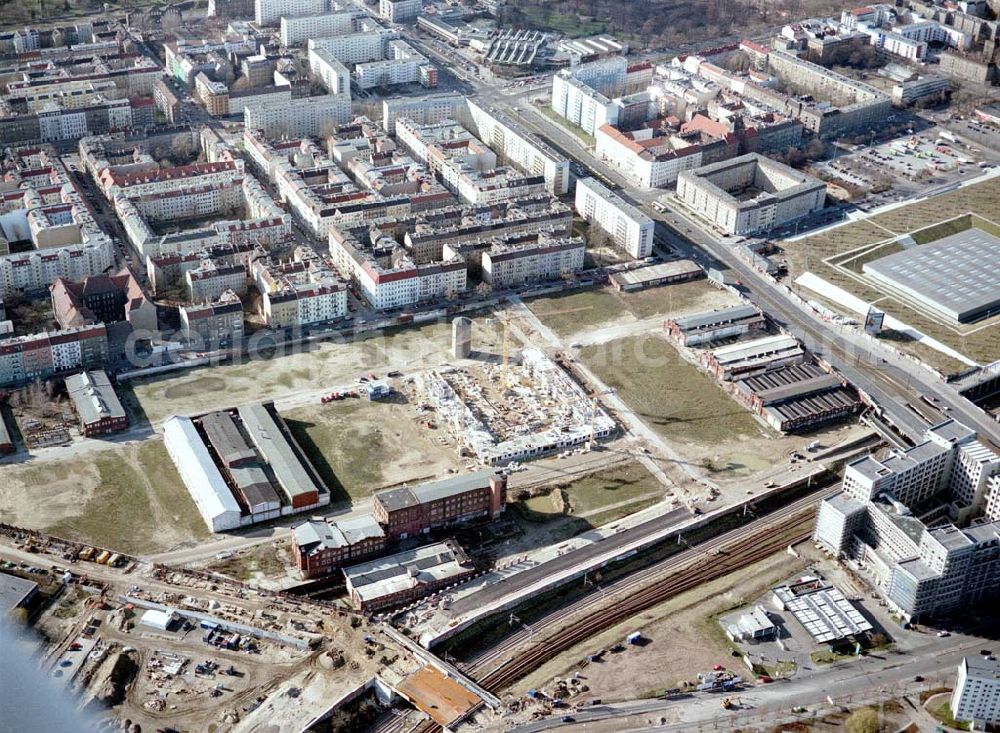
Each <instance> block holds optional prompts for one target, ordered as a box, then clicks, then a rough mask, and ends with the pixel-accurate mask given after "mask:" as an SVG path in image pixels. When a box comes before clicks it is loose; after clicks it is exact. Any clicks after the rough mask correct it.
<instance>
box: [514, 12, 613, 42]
mask: <svg viewBox="0 0 1000 733" xmlns="http://www.w3.org/2000/svg"><path fill="white" fill-rule="evenodd" d="M518 11H519V13H520V15H521V16H522V17H523V19H524V24H525V25H526V26H528V27H530V28H538V29H540V30H551V31H556V32H558V33H562V34H563V35H565V36H569V37H571V38H577V37H580V36H593V35H597V34H598V33H605V32H607V28H608V27H607V24H606V23H602V22H600V21H597V20H593V19H589V20H584V19H582V18H581V17H580V16H578V15H570V14H565V13H553V12H551V11H550V10H548V9H547V8H544V7H538V6H535V5H527V6H521V7H520V8H519V9H518Z"/></svg>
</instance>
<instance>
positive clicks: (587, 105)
mask: <svg viewBox="0 0 1000 733" xmlns="http://www.w3.org/2000/svg"><path fill="white" fill-rule="evenodd" d="M627 76H628V61H627V60H626V59H625V58H624V57H622V56H613V57H611V58H606V59H601V60H600V61H594V62H591V63H589V64H580V65H579V66H572V67H570V68H568V69H562V70H561V71H559V72H558V73H557V74H556V75H555V76H553V77H552V110H553V111H554V112H555V113H556V114H558V115H559V116H560V117H565V118H566V119H567V120H569V121H570V122H572V123H573V124H574V125H576V126H577V127H580V128H582V129H583V131H584V132H586V133H587V134H588V135H593V134H594V131H595V130H597V128H599V127H600V126H601V125H604V124H611V125H616V124H618V106H617V105H615V103H614V102H613V101H612V100H613V99H614V98H616V97H620V96H621V95H622V94H624V93H625V83H626V78H627Z"/></svg>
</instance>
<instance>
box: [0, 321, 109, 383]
mask: <svg viewBox="0 0 1000 733" xmlns="http://www.w3.org/2000/svg"><path fill="white" fill-rule="evenodd" d="M109 353H110V351H109V343H108V329H107V328H106V327H105V325H104V324H103V323H99V324H95V325H89V326H81V327H79V328H67V329H64V330H62V331H52V332H49V333H40V334H34V335H31V336H18V337H14V338H8V339H3V340H0V385H17V384H25V383H27V382H33V381H37V380H42V379H48V378H49V377H51V376H53V375H56V374H64V373H68V372H71V371H76V370H79V369H103V368H104V367H105V365H106V363H107V361H108V356H109Z"/></svg>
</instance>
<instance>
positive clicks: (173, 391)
mask: <svg viewBox="0 0 1000 733" xmlns="http://www.w3.org/2000/svg"><path fill="white" fill-rule="evenodd" d="M496 337H497V328H496V327H495V326H494V325H490V324H487V323H486V319H485V318H480V319H477V320H476V321H475V328H474V331H473V344H474V346H473V348H475V349H481V350H482V349H488V348H491V347H492V345H493V344H495V342H496ZM450 349H451V326H450V325H449V324H445V323H440V324H433V325H428V326H422V327H419V328H410V329H406V330H402V331H399V332H397V333H394V334H387V335H377V336H371V337H368V338H364V339H360V340H356V341H350V342H348V343H341V344H337V343H332V342H331V343H323V344H314V345H312V346H311V347H301V348H300V347H296V349H295V350H294V353H292V352H291V351H289V352H288V353H285V354H283V355H276V356H273V357H271V358H267V359H264V358H261V359H256V360H253V361H249V362H246V363H242V364H223V365H220V366H216V367H211V368H199V369H192V370H190V371H188V372H185V373H183V374H179V375H168V376H166V377H162V378H154V379H144V380H136V381H135V382H133V383H132V390H133V391H134V392H135V397H136V400H137V402H138V403H139V405H140V406H141V409H142V410H143V411H144V412H145V413H146V417H147V418H148V419H149V420H150V421H151V422H153V423H154V424H155V423H157V422H159V421H161V420H163V419H164V418H166V417H169V416H170V415H187V414H192V413H199V412H206V411H208V410H213V409H218V408H221V407H227V406H230V405H237V404H242V403H245V402H251V401H263V400H269V399H279V398H283V397H287V396H289V395H294V394H296V393H301V392H310V391H315V390H320V389H333V388H335V387H343V386H346V385H348V384H354V383H355V381H356V379H357V377H358V376H359V375H362V374H367V373H368V372H370V371H374V372H376V373H377V374H379V375H380V376H384V375H385V373H386V372H387V371H389V370H393V369H396V370H400V371H416V370H418V369H421V368H424V367H434V366H440V365H441V364H442V363H444V362H447V361H449V360H450V353H449V351H450Z"/></svg>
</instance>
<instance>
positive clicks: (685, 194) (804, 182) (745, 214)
mask: <svg viewBox="0 0 1000 733" xmlns="http://www.w3.org/2000/svg"><path fill="white" fill-rule="evenodd" d="M677 196H678V197H679V198H680V199H681V200H682V201H684V203H686V204H687V205H688V206H689V207H691V209H693V210H694V211H695V212H696V213H697V214H699V215H700V216H702V217H704V218H706V219H708V221H710V222H711V223H712V224H713V225H714V226H716V227H717V228H718V229H721V230H722V231H724V232H726V233H727V234H741V235H742V234H754V233H757V232H765V231H768V230H770V229H773V228H775V227H778V226H781V225H783V224H786V223H788V222H790V221H794V220H795V219H799V218H801V217H803V216H808V215H809V214H812V213H814V212H816V211H820V210H822V209H823V208H824V207H825V206H826V185H825V184H824V183H823V182H822V181H820V180H819V179H817V178H813V177H812V176H809V175H806V174H805V173H800V172H799V171H796V170H794V169H793V168H790V167H789V166H786V165H782V164H781V163H778V162H776V161H773V160H770V159H769V158H765V157H764V156H762V155H758V154H756V153H752V154H750V155H743V156H740V157H738V158H733V159H732V160H727V161H722V162H719V163H713V164H711V165H706V166H703V167H701V168H696V169H695V170H692V171H683V172H681V173H680V174H679V175H678V177H677Z"/></svg>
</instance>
